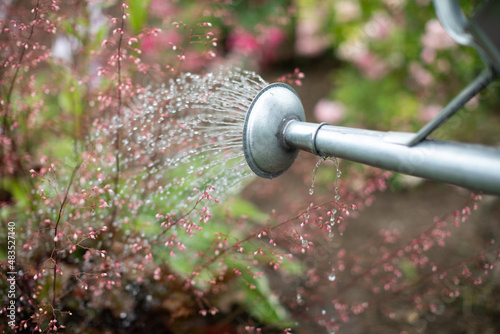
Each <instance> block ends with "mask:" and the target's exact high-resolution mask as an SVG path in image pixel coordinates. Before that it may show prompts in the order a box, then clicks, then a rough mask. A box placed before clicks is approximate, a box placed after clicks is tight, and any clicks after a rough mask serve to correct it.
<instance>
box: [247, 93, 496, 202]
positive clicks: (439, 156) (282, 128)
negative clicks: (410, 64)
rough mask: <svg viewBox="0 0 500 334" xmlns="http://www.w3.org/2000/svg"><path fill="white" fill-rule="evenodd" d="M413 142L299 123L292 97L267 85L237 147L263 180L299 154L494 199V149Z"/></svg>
mask: <svg viewBox="0 0 500 334" xmlns="http://www.w3.org/2000/svg"><path fill="white" fill-rule="evenodd" d="M413 136H415V134H413V133H399V132H380V131H372V130H364V129H355V128H347V127H339V126H332V125H327V124H324V123H322V124H315V123H307V122H304V111H303V107H302V104H301V102H300V99H299V98H298V96H297V94H296V93H295V91H294V90H293V89H292V88H291V87H289V86H287V85H285V84H272V85H270V86H268V87H266V88H265V89H264V90H263V91H261V92H260V93H259V94H258V95H257V96H256V97H255V99H254V101H253V103H252V105H251V107H250V108H249V111H248V113H247V119H246V121H245V125H244V130H243V147H244V152H245V158H246V160H247V163H248V164H249V166H250V168H251V169H252V170H253V171H254V172H255V173H256V174H257V175H259V176H261V177H266V178H272V177H275V176H278V175H280V174H281V173H283V172H284V171H285V170H286V169H288V167H290V166H291V165H292V164H293V161H294V160H295V157H296V156H297V150H304V151H308V152H311V153H314V154H316V155H319V156H334V157H338V158H342V159H347V160H351V161H355V162H359V163H363V164H366V165H370V166H374V167H379V168H382V169H387V170H391V171H395V172H400V173H403V174H408V175H413V176H418V177H422V178H427V179H430V180H435V181H439V182H444V183H449V184H454V185H457V186H460V187H465V188H468V189H471V190H477V191H483V192H486V193H491V194H497V195H500V149H498V148H494V147H486V146H481V145H473V144H465V143H456V142H447V141H440V140H434V139H425V140H423V141H421V142H420V143H418V144H416V145H414V146H408V145H406V143H408V141H409V140H410V139H411V138H412V137H413Z"/></svg>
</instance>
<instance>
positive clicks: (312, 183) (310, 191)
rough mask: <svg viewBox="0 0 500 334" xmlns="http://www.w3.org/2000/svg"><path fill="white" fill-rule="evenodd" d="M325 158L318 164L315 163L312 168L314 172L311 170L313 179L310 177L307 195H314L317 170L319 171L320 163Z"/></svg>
mask: <svg viewBox="0 0 500 334" xmlns="http://www.w3.org/2000/svg"><path fill="white" fill-rule="evenodd" d="M325 160H326V158H325V157H321V158H320V159H319V160H318V162H316V166H314V170H313V177H312V182H311V187H310V188H309V195H311V196H312V195H313V194H314V186H315V183H316V175H317V173H318V169H319V166H320V165H321V163H322V162H323V161H325Z"/></svg>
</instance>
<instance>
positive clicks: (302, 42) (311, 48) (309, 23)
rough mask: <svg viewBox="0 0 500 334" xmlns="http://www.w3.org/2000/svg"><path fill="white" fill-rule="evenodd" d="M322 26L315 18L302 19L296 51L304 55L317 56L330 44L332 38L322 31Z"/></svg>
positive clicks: (299, 24)
mask: <svg viewBox="0 0 500 334" xmlns="http://www.w3.org/2000/svg"><path fill="white" fill-rule="evenodd" d="M320 30H321V26H320V24H319V22H317V21H315V20H302V21H300V22H299V23H298V24H297V30H296V35H297V36H296V39H295V52H296V53H297V54H299V55H302V56H317V55H319V54H321V53H323V52H324V51H325V49H326V48H327V47H328V46H330V44H331V43H330V39H329V38H328V37H327V36H325V35H324V34H321V33H320Z"/></svg>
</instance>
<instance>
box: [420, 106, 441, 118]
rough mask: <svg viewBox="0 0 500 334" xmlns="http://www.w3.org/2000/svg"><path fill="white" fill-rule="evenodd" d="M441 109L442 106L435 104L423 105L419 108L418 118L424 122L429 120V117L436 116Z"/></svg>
mask: <svg viewBox="0 0 500 334" xmlns="http://www.w3.org/2000/svg"><path fill="white" fill-rule="evenodd" d="M442 109H443V107H442V106H440V105H437V104H431V105H428V106H424V107H423V108H422V109H420V119H421V120H422V121H424V122H429V121H430V120H431V119H433V118H434V117H436V116H437V115H438V114H439V113H440V112H441V110H442Z"/></svg>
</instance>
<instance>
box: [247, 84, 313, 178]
mask: <svg viewBox="0 0 500 334" xmlns="http://www.w3.org/2000/svg"><path fill="white" fill-rule="evenodd" d="M290 120H300V121H304V120H305V114H304V108H303V107H302V103H301V102H300V99H299V97H298V96H297V93H296V92H295V91H294V90H293V88H292V87H290V86H288V85H286V84H282V83H274V84H271V85H269V86H267V87H266V88H264V89H263V90H261V91H260V92H259V94H258V95H257V96H256V97H255V98H254V100H253V102H252V104H251V105H250V108H249V109H248V112H247V115H246V118H245V123H244V125H243V152H244V154H245V159H246V161H247V163H248V165H249V166H250V169H252V171H253V172H254V173H255V174H257V175H258V176H261V177H264V178H268V179H270V178H273V177H276V176H279V175H280V174H282V173H283V172H284V171H286V170H287V169H288V167H290V166H291V165H292V164H293V162H294V161H295V158H296V157H297V154H298V150H297V149H296V148H293V147H287V146H286V144H285V142H284V138H283V135H282V133H283V127H284V126H285V125H286V124H287V122H288V121H290Z"/></svg>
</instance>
